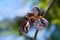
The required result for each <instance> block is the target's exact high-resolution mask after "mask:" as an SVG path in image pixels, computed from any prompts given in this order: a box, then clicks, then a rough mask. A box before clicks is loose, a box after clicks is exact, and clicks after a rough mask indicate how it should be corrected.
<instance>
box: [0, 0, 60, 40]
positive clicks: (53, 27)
mask: <svg viewBox="0 0 60 40" xmlns="http://www.w3.org/2000/svg"><path fill="white" fill-rule="evenodd" d="M49 3H50V0H0V40H33V37H34V34H35V31H36V29H35V28H34V27H33V26H31V28H30V30H29V32H28V33H27V34H24V35H22V36H20V35H19V32H18V26H19V24H20V23H21V22H22V21H23V20H24V16H25V15H26V14H27V13H28V12H29V11H30V10H31V9H32V8H33V7H38V8H39V9H40V10H41V13H43V12H45V11H46V9H47V8H48V5H49ZM45 18H46V19H47V20H48V21H49V25H48V27H46V28H44V29H42V30H40V31H39V32H38V35H37V40H60V0H55V3H54V4H53V6H52V7H51V9H50V10H49V12H48V14H47V15H46V17H45Z"/></svg>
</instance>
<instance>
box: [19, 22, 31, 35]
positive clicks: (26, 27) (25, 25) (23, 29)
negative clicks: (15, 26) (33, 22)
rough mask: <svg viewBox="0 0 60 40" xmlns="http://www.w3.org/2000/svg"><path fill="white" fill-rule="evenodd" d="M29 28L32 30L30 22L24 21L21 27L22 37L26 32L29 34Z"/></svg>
mask: <svg viewBox="0 0 60 40" xmlns="http://www.w3.org/2000/svg"><path fill="white" fill-rule="evenodd" d="M29 28H30V23H29V21H23V22H22V23H21V24H20V26H19V32H20V35H22V34H23V33H24V32H25V33H27V32H28V30H29Z"/></svg>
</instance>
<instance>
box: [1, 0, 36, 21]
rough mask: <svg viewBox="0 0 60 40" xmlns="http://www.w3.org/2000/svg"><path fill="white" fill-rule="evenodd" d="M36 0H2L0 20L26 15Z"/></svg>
mask: <svg viewBox="0 0 60 40" xmlns="http://www.w3.org/2000/svg"><path fill="white" fill-rule="evenodd" d="M33 2H37V1H36V0H34V1H32V0H29V1H28V2H26V0H0V20H3V19H4V18H11V19H13V18H15V17H16V16H24V15H26V13H27V12H29V11H30V10H31V8H32V7H33Z"/></svg>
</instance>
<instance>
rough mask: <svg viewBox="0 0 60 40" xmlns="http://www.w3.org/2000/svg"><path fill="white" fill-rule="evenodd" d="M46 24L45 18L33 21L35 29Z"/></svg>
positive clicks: (41, 27)
mask: <svg viewBox="0 0 60 40" xmlns="http://www.w3.org/2000/svg"><path fill="white" fill-rule="evenodd" d="M46 26H48V21H47V20H46V19H45V18H42V19H37V20H35V22H34V27H35V28H36V29H37V30H40V29H43V28H44V27H46Z"/></svg>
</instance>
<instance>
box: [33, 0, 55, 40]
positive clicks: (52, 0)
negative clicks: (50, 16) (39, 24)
mask: <svg viewBox="0 0 60 40" xmlns="http://www.w3.org/2000/svg"><path fill="white" fill-rule="evenodd" d="M53 3H54V0H51V3H50V5H49V6H48V8H47V10H46V11H45V12H44V14H43V17H45V16H46V14H47V13H48V11H49V10H50V8H51V7H52V5H53ZM38 31H39V30H36V32H35V35H34V38H33V40H36V38H37V34H38Z"/></svg>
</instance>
